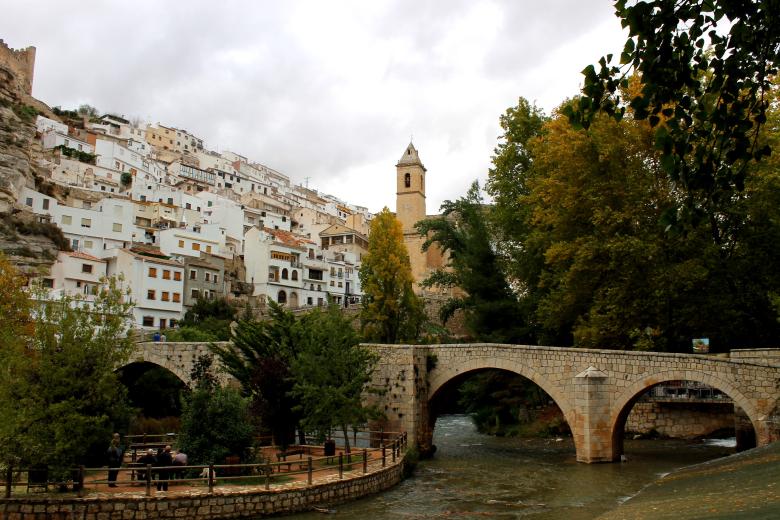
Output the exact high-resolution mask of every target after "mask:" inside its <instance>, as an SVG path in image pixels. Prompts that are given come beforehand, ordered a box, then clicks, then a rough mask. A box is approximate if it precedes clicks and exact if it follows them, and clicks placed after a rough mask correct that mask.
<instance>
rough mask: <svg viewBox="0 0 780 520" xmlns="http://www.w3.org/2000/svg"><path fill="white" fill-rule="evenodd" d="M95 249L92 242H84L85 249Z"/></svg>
mask: <svg viewBox="0 0 780 520" xmlns="http://www.w3.org/2000/svg"><path fill="white" fill-rule="evenodd" d="M93 247H94V244H93V243H92V240H85V241H84V248H85V249H92V248H93Z"/></svg>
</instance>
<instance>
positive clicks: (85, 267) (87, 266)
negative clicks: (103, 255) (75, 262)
mask: <svg viewBox="0 0 780 520" xmlns="http://www.w3.org/2000/svg"><path fill="white" fill-rule="evenodd" d="M81 272H82V273H90V274H91V273H92V264H81Z"/></svg>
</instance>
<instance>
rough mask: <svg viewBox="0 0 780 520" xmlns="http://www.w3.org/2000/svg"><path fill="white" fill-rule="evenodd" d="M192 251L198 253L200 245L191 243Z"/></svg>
mask: <svg viewBox="0 0 780 520" xmlns="http://www.w3.org/2000/svg"><path fill="white" fill-rule="evenodd" d="M192 250H193V251H200V244H198V243H197V242H193V243H192Z"/></svg>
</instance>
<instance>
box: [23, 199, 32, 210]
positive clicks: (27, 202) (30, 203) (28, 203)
mask: <svg viewBox="0 0 780 520" xmlns="http://www.w3.org/2000/svg"><path fill="white" fill-rule="evenodd" d="M24 203H25V205H27V206H30V207H31V208H32V205H33V200H32V197H27V199H26V200H25V201H24Z"/></svg>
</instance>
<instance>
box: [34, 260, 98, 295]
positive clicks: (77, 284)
mask: <svg viewBox="0 0 780 520" xmlns="http://www.w3.org/2000/svg"><path fill="white" fill-rule="evenodd" d="M106 274H107V262H106V261H105V260H103V259H100V258H97V257H95V256H92V255H89V254H86V253H82V252H80V251H68V252H66V251H60V252H59V254H58V255H57V261H56V262H55V263H54V265H52V267H51V276H49V277H47V278H45V279H44V284H45V286H47V287H48V288H49V289H50V290H51V293H52V294H53V295H58V294H68V295H71V296H77V295H79V296H81V297H83V298H84V300H85V301H94V299H95V295H96V294H97V292H98V290H99V288H100V285H101V281H100V280H101V278H103V277H104V276H106Z"/></svg>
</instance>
